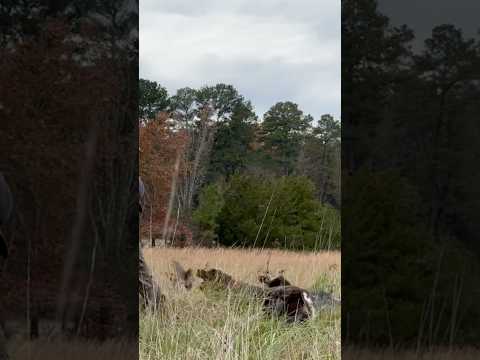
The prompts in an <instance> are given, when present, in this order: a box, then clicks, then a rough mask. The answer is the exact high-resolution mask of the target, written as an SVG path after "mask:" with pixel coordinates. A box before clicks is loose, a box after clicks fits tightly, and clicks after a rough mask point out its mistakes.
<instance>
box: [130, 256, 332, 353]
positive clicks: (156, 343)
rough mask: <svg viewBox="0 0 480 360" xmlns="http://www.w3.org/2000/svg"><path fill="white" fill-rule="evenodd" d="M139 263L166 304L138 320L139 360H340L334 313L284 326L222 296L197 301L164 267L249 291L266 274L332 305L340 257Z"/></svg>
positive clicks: (251, 305) (249, 303)
mask: <svg viewBox="0 0 480 360" xmlns="http://www.w3.org/2000/svg"><path fill="white" fill-rule="evenodd" d="M144 252H145V258H146V261H147V263H148V264H149V265H150V266H151V268H152V271H153V273H154V275H155V277H156V279H157V280H158V281H159V283H160V285H161V287H162V290H163V292H164V294H165V295H166V297H167V299H168V302H167V304H166V309H165V310H166V311H165V312H164V313H163V314H159V313H141V315H140V359H142V360H147V359H148V360H153V359H165V360H177V359H178V360H183V359H185V360H190V359H198V360H206V359H218V360H229V359H232V360H233V359H235V360H237V359H238V360H247V359H248V360H253V359H259V360H260V359H262V360H269V359H272V360H273V359H275V360H281V359H292V360H293V359H299V360H300V359H302V360H303V359H340V309H339V308H337V309H334V310H325V311H323V312H321V313H320V314H319V316H317V317H316V318H315V319H314V320H312V321H307V322H305V323H303V324H295V325H287V324H286V323H285V322H284V321H282V320H280V319H272V318H267V317H266V316H265V315H264V314H263V312H262V309H261V304H259V303H258V301H254V300H253V299H251V298H248V297H242V296H241V294H240V295H239V294H233V293H230V292H229V291H224V292H221V293H211V294H210V293H208V292H207V293H204V292H202V291H201V290H200V289H199V288H198V287H197V285H198V284H199V282H200V280H197V281H196V284H194V287H193V290H191V291H187V290H185V289H184V288H179V287H178V286H175V285H174V284H173V283H172V282H171V281H170V280H169V276H168V274H169V273H171V272H173V271H174V270H173V267H172V261H174V260H175V261H178V262H179V263H180V264H182V265H183V266H184V267H185V268H192V269H194V270H195V271H196V270H197V269H203V268H205V267H215V268H218V269H221V270H223V271H225V272H227V273H229V274H231V275H232V276H234V277H235V278H236V279H238V280H243V281H246V282H249V283H252V284H257V283H258V280H257V276H258V274H259V272H261V271H265V270H267V268H268V270H269V271H270V272H272V273H274V274H275V273H277V272H278V271H280V270H283V271H284V276H285V277H286V278H287V279H288V280H289V281H291V282H292V283H293V284H295V285H297V286H301V287H305V288H307V289H319V290H325V291H329V292H333V293H334V294H335V295H336V296H338V297H340V265H341V264H340V253H339V252H320V253H301V252H288V251H278V250H261V251H259V250H247V249H245V250H242V249H193V248H185V249H173V248H155V249H149V248H148V249H144Z"/></svg>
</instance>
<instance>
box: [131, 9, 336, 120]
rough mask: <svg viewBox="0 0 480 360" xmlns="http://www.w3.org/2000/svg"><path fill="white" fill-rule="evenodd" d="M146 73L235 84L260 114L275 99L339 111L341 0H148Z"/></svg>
mask: <svg viewBox="0 0 480 360" xmlns="http://www.w3.org/2000/svg"><path fill="white" fill-rule="evenodd" d="M139 4H140V77H141V78H144V79H148V80H152V81H157V82H158V83H160V84H161V85H162V86H164V87H166V88H167V90H168V91H169V94H172V95H173V94H174V93H175V92H176V90H177V89H179V88H182V87H186V86H188V87H192V88H199V87H201V86H204V85H215V84H217V83H226V84H231V85H233V86H235V87H236V88H237V90H238V91H239V92H240V93H241V94H242V95H243V96H244V97H245V98H246V99H247V100H250V101H251V102H252V104H253V106H254V108H255V111H256V113H257V115H258V116H259V117H262V116H263V114H264V113H265V112H266V111H267V110H268V109H269V108H270V107H271V106H273V105H274V104H275V103H276V102H279V101H293V102H295V103H297V104H298V105H299V108H300V109H301V110H303V111H304V113H306V114H311V115H312V116H313V117H314V118H315V119H319V118H320V116H321V115H323V114H332V115H334V116H335V117H336V118H338V119H339V118H340V97H341V93H340V92H341V82H340V70H341V67H340V66H341V51H340V48H341V42H340V39H341V30H340V1H338V0H296V1H284V0H256V1H255V0H228V1H226V0H197V1H194V0H142V1H140V2H139Z"/></svg>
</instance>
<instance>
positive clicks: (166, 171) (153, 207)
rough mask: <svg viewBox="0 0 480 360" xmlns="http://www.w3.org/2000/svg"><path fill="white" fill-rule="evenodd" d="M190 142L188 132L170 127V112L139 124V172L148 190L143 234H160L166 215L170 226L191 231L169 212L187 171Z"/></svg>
mask: <svg viewBox="0 0 480 360" xmlns="http://www.w3.org/2000/svg"><path fill="white" fill-rule="evenodd" d="M187 144H188V136H187V134H186V133H185V132H183V131H178V130H174V129H173V128H172V127H171V124H170V122H169V114H168V113H164V112H162V113H159V114H158V115H157V117H156V118H155V119H154V120H151V121H148V122H144V123H141V125H140V176H141V177H142V179H143V181H144V183H145V187H146V191H147V205H146V211H145V213H144V216H143V217H142V219H141V227H140V229H141V233H142V235H143V236H149V235H152V237H154V238H161V237H162V235H163V234H162V232H163V227H164V225H165V221H166V219H167V218H169V221H168V220H167V227H168V228H169V229H170V228H174V229H176V230H177V231H179V230H181V232H182V233H185V232H187V233H189V231H187V230H186V229H185V227H184V226H182V224H180V223H179V221H178V218H177V217H176V216H175V214H170V216H169V213H168V209H169V204H170V197H171V194H172V193H175V189H174V187H175V185H176V183H177V182H178V180H179V179H180V178H181V177H182V176H183V175H184V173H185V158H184V152H185V147H186V145H187ZM173 205H176V204H173ZM170 210H172V209H170Z"/></svg>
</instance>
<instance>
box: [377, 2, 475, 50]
mask: <svg viewBox="0 0 480 360" xmlns="http://www.w3.org/2000/svg"><path fill="white" fill-rule="evenodd" d="M378 9H379V11H380V12H381V13H383V14H384V15H386V16H388V17H389V18H390V22H391V24H392V25H393V26H400V25H403V24H405V25H407V26H408V27H409V28H411V29H412V30H413V31H414V32H415V40H414V42H413V49H414V50H417V51H421V50H423V43H424V41H425V39H427V38H429V37H430V36H431V35H432V29H433V28H434V27H435V26H438V25H442V24H452V25H455V26H456V27H457V28H460V29H461V30H462V31H463V34H464V36H465V38H478V30H479V29H480V21H479V20H478V15H479V14H480V1H472V0H455V1H452V0H422V1H418V0H402V1H398V0H379V1H378Z"/></svg>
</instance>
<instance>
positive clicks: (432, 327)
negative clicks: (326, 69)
mask: <svg viewBox="0 0 480 360" xmlns="http://www.w3.org/2000/svg"><path fill="white" fill-rule="evenodd" d="M414 35H415V34H414V32H413V30H412V29H410V28H408V27H407V26H399V27H394V26H392V25H391V24H390V22H389V18H388V17H387V16H385V15H384V14H381V13H380V12H379V11H378V9H377V2H376V1H374V0H365V1H353V0H345V1H342V182H343V185H342V196H343V202H342V220H344V221H345V224H346V226H345V227H344V228H343V229H342V230H343V231H342V242H343V246H342V258H343V259H344V261H342V265H343V267H342V271H343V273H342V278H343V279H345V281H344V282H343V283H342V292H343V293H344V294H346V297H345V298H344V299H345V301H343V302H342V305H343V306H344V309H346V310H345V311H347V312H346V313H344V314H342V318H344V319H348V326H347V327H346V328H348V330H346V328H345V330H346V331H348V340H349V341H353V342H360V343H363V344H368V345H373V344H384V345H390V346H391V347H394V346H395V345H397V344H402V345H413V346H417V349H418V347H424V346H425V347H428V346H431V345H434V344H444V345H452V344H458V343H464V344H465V343H477V344H478V341H479V339H480V338H479V336H478V331H476V330H478V323H479V322H480V311H479V310H478V307H476V306H475V304H478V301H479V296H478V292H477V291H476V290H474V289H476V288H477V287H478V281H479V279H480V276H479V267H478V255H479V254H480V238H479V234H480V232H479V222H478V221H477V220H478V214H479V213H480V197H479V196H478V185H477V184H478V183H479V180H480V171H479V167H478V166H477V162H476V159H478V157H479V155H480V150H479V148H478V146H474V145H473V144H475V143H476V142H477V140H476V137H477V135H478V134H479V130H480V127H479V122H478V121H475V120H476V118H477V117H478V113H479V110H480V102H479V101H478V99H479V98H480V86H479V82H478V79H479V75H480V41H478V39H469V38H466V37H465V36H464V34H463V32H462V30H461V29H460V28H458V27H455V26H453V25H448V24H444V25H439V26H436V27H434V28H433V29H432V32H431V36H429V38H427V39H426V40H425V42H424V44H423V47H422V48H421V50H419V51H417V52H415V51H413V50H412V49H413V46H412V41H413V39H414V37H415V36H414ZM359 269H364V271H359ZM362 299H364V300H365V301H362ZM343 330H344V327H343V326H342V331H343ZM343 336H344V339H346V338H347V334H346V332H344V334H343Z"/></svg>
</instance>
